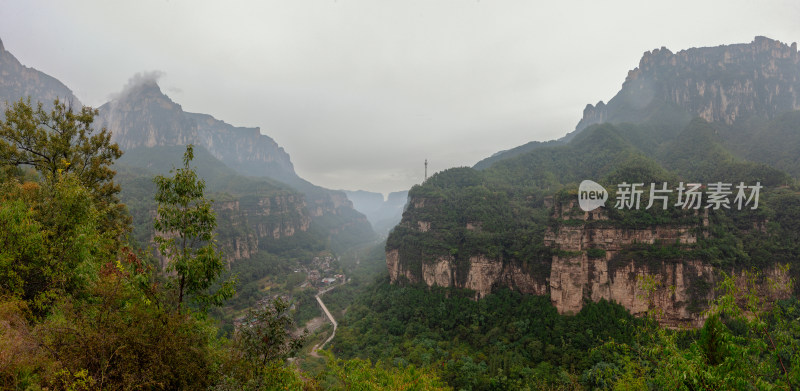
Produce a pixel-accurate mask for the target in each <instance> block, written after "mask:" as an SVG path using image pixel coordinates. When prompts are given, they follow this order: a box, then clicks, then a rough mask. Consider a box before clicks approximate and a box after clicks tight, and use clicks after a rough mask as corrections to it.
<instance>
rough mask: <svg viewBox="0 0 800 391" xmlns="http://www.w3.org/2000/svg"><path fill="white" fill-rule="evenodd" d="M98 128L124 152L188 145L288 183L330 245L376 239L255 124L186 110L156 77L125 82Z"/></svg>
mask: <svg viewBox="0 0 800 391" xmlns="http://www.w3.org/2000/svg"><path fill="white" fill-rule="evenodd" d="M97 126H105V127H107V128H109V129H112V131H113V133H112V139H113V141H115V142H117V143H118V144H119V145H120V147H122V148H123V149H125V150H126V154H128V155H137V154H142V153H144V154H146V155H151V153H148V152H147V149H148V148H154V147H168V146H183V145H186V144H189V143H192V144H195V145H196V146H200V147H203V148H204V149H205V150H207V151H208V152H209V153H211V155H213V156H214V157H215V158H216V159H218V160H219V161H221V162H222V163H224V164H225V165H227V166H228V167H230V168H232V169H233V170H234V171H235V172H236V173H237V174H239V175H244V176H251V177H260V178H272V179H276V180H279V181H282V182H284V183H286V184H288V185H289V186H291V187H292V188H294V189H296V190H297V191H299V192H301V193H302V194H303V195H304V203H305V208H306V210H307V213H308V215H310V216H311V217H312V224H313V225H316V226H317V227H318V229H319V231H320V232H326V236H327V240H329V241H330V242H331V246H333V247H334V248H337V249H343V248H346V247H348V246H351V245H354V244H359V243H367V242H370V241H372V240H373V239H374V238H375V234H374V232H373V231H372V229H371V227H370V225H369V223H368V221H367V219H366V217H364V216H363V215H362V214H360V213H358V212H357V211H356V210H354V209H353V207H352V203H351V202H350V201H348V200H347V197H346V196H345V194H344V193H342V192H339V191H333V190H328V189H324V188H321V187H319V186H315V185H313V184H311V183H309V182H308V181H305V180H303V179H302V178H300V177H298V176H297V174H295V172H294V168H293V165H292V163H291V161H290V159H289V155H288V154H287V153H286V152H285V151H284V150H283V148H281V147H280V146H278V144H277V143H275V141H274V140H272V139H271V138H270V137H268V136H265V135H262V134H261V132H260V130H259V129H258V128H241V127H234V126H231V125H229V124H227V123H225V122H223V121H220V120H217V119H215V118H213V117H211V116H210V115H206V114H196V113H187V112H184V111H183V108H182V107H181V106H180V105H179V104H177V103H175V102H173V101H172V100H171V99H170V98H169V97H168V96H166V95H165V94H163V93H162V92H161V89H160V88H159V87H158V85H157V84H156V83H155V81H144V82H142V83H139V84H137V85H133V86H129V87H127V88H126V89H125V91H124V92H123V93H122V94H120V95H119V96H118V97H117V98H116V99H114V100H113V101H111V102H108V103H106V104H104V105H103V106H101V107H100V118H99V119H98V120H97ZM129 157H130V156H129ZM130 158H133V157H130Z"/></svg>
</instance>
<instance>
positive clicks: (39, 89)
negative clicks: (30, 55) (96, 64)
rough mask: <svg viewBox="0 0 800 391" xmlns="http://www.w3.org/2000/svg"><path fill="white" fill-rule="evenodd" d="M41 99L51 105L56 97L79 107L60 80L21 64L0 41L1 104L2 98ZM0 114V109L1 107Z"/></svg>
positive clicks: (2, 104)
mask: <svg viewBox="0 0 800 391" xmlns="http://www.w3.org/2000/svg"><path fill="white" fill-rule="evenodd" d="M27 97H30V98H31V101H32V102H33V103H34V104H35V103H36V102H42V104H43V105H44V106H45V107H50V106H52V104H53V100H55V99H56V98H58V99H60V100H61V101H62V102H66V103H67V104H71V105H72V107H74V108H77V109H80V107H81V102H80V101H79V100H78V98H77V97H75V95H74V94H73V93H72V90H70V89H69V88H67V86H65V85H64V84H63V83H61V82H60V81H58V80H57V79H56V78H54V77H52V76H50V75H47V74H45V73H43V72H40V71H38V70H36V69H34V68H29V67H26V66H24V65H22V64H21V63H20V62H19V60H17V58H16V57H14V55H13V54H11V53H10V52H8V51H6V50H5V47H4V46H3V42H2V41H0V108H2V107H3V106H4V105H5V102H6V101H7V102H9V103H13V102H15V101H18V100H19V99H20V98H27ZM0 116H2V110H0Z"/></svg>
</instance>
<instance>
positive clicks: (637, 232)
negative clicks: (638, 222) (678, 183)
mask: <svg viewBox="0 0 800 391" xmlns="http://www.w3.org/2000/svg"><path fill="white" fill-rule="evenodd" d="M551 202H552V201H551ZM411 203H412V204H413V205H418V206H420V207H422V206H424V205H425V204H426V203H427V204H432V202H431V201H430V200H427V201H426V199H412V200H411ZM551 205H552V204H551ZM552 208H553V209H552V210H553V211H554V215H553V218H554V220H556V221H565V222H566V220H569V223H568V224H558V225H557V226H556V228H552V227H551V228H549V229H548V230H547V233H546V234H545V236H544V243H545V245H547V246H549V247H551V248H553V249H555V250H557V251H556V252H555V255H554V256H553V257H552V260H551V261H550V262H549V267H547V270H533V269H532V268H530V267H525V266H524V265H523V264H524V262H522V261H521V260H504V259H493V258H490V257H487V256H484V255H473V256H470V257H469V261H468V263H467V265H464V266H462V267H459V265H457V261H456V260H455V258H454V257H452V256H439V257H436V258H435V259H422V260H415V262H408V261H407V260H403V259H401V258H402V257H401V253H400V250H399V249H395V248H387V255H386V261H387V266H388V269H389V275H390V279H391V281H392V283H404V282H405V283H412V284H425V285H427V286H441V287H455V288H464V289H471V290H473V291H475V298H476V299H477V298H481V297H483V296H485V295H487V294H489V293H491V292H492V290H493V289H495V288H498V287H509V288H512V289H515V290H517V291H520V292H522V293H526V294H534V295H549V296H550V299H551V301H552V303H553V305H554V306H555V307H556V309H557V310H558V311H559V313H562V314H575V313H577V312H579V311H580V310H581V308H583V305H584V303H585V302H587V301H589V300H591V301H595V302H596V301H599V300H601V299H605V300H608V301H613V302H616V303H618V304H620V305H622V306H623V307H625V308H626V309H628V311H630V312H631V313H632V314H634V315H637V316H641V315H644V314H646V313H648V312H651V311H654V310H655V312H657V313H658V314H659V321H660V322H661V323H662V324H663V325H664V326H668V327H683V326H690V327H697V326H700V325H701V324H702V322H703V320H704V319H703V318H702V310H703V309H705V308H707V306H708V304H709V303H710V301H711V300H713V299H714V297H715V292H714V289H713V287H714V286H716V283H717V282H718V280H719V276H720V275H719V270H717V269H715V268H714V267H713V266H712V265H710V264H708V263H704V262H703V261H701V260H699V259H636V258H633V259H632V258H630V257H622V256H620V254H621V253H622V252H624V251H625V250H626V249H629V248H630V247H631V246H636V245H639V246H641V245H650V246H657V245H659V244H674V245H681V246H691V245H692V244H695V243H696V242H697V236H696V235H697V234H698V232H703V230H702V229H698V228H702V226H704V225H705V226H707V225H708V219H707V217H706V216H698V219H697V221H698V222H699V223H698V225H696V226H695V225H683V226H680V225H678V226H674V225H672V226H653V227H643V228H638V229H630V228H619V227H616V226H614V225H613V224H603V223H604V222H608V221H607V220H608V217H607V215H606V214H605V213H604V209H598V210H595V211H593V212H583V211H580V210H578V206H577V202H576V201H574V200H573V201H571V202H566V203H564V204H561V203H556V204H555V205H552ZM581 221H582V223H579V222H581ZM416 225H417V226H419V227H429V223H427V222H423V221H417V222H416ZM473 225H474V223H473ZM590 250H592V251H591V252H590ZM416 261H419V262H416ZM415 265H416V266H415ZM728 272H729V273H731V274H732V275H734V276H736V277H737V283H738V284H739V285H741V286H742V287H744V285H745V284H746V277H745V272H744V271H740V270H728ZM762 272H763V274H764V277H766V278H770V279H772V280H774V281H778V282H781V281H783V282H785V281H788V279H789V278H790V277H789V275H788V271H786V270H783V269H781V268H780V267H778V266H777V265H776V266H774V267H771V268H768V269H766V270H762ZM767 285H768V284H765V283H762V285H761V287H760V289H761V290H763V292H762V294H763V295H765V296H766V297H772V298H784V297H788V296H789V294H790V292H789V291H787V290H777V291H771V290H769V289H767Z"/></svg>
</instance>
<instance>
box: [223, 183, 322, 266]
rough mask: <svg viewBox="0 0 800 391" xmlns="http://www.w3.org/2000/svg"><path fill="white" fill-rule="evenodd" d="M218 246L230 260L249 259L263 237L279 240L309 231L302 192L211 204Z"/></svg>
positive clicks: (309, 223)
mask: <svg viewBox="0 0 800 391" xmlns="http://www.w3.org/2000/svg"><path fill="white" fill-rule="evenodd" d="M214 209H215V211H216V212H217V221H218V229H217V232H218V236H217V240H218V241H219V244H220V248H221V249H222V250H223V253H224V254H225V256H226V257H227V258H228V260H229V262H231V261H236V260H239V259H249V258H250V257H251V256H253V255H254V254H255V253H256V252H258V250H259V243H261V242H263V241H264V240H279V239H282V238H288V237H292V236H294V235H295V234H297V233H298V232H305V231H308V229H309V227H310V225H311V217H310V216H309V215H308V212H307V210H306V208H305V201H304V199H303V197H302V195H299V194H297V193H289V192H287V193H286V194H277V195H272V196H269V197H252V196H249V197H243V198H242V199H239V200H235V201H225V202H218V203H215V204H214Z"/></svg>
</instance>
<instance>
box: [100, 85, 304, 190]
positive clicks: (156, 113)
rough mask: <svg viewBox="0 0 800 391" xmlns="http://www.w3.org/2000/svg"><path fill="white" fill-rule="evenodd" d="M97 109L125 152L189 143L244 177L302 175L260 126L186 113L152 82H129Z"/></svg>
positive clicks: (289, 176) (283, 177) (102, 123)
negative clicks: (118, 94)
mask: <svg viewBox="0 0 800 391" xmlns="http://www.w3.org/2000/svg"><path fill="white" fill-rule="evenodd" d="M99 110H100V116H99V118H98V119H97V126H100V127H106V128H108V129H110V130H111V131H112V141H114V142H116V143H117V144H119V146H120V148H122V149H123V150H130V149H133V148H137V147H154V146H172V145H186V144H190V143H191V144H194V145H199V146H202V147H204V148H205V149H206V150H208V151H209V152H210V153H211V154H212V155H213V156H214V157H216V158H217V159H219V160H221V161H222V162H223V163H225V164H226V165H227V166H229V167H231V168H233V169H234V170H236V171H238V172H240V173H242V174H244V175H248V176H268V177H272V178H276V179H278V180H282V181H287V180H289V179H298V178H297V175H296V174H295V173H294V167H293V165H292V162H291V160H290V159H289V155H288V154H287V153H286V152H285V151H284V150H283V148H281V147H280V146H279V145H278V144H277V143H276V142H275V141H274V140H273V139H272V138H270V137H269V136H266V135H263V134H261V131H260V130H259V128H244V127H235V126H232V125H230V124H227V123H225V122H223V121H220V120H217V119H215V118H214V117H212V116H210V115H206V114H196V113H187V112H184V111H183V108H182V107H181V106H180V105H179V104H177V103H175V102H173V101H172V100H171V99H170V98H169V97H168V96H166V95H164V94H163V93H162V92H161V89H160V88H159V87H158V85H157V84H155V82H154V81H151V82H144V83H142V84H139V85H134V86H129V87H128V88H127V89H126V90H125V91H124V92H123V93H122V94H120V96H119V97H117V98H116V99H114V100H113V101H111V102H108V103H106V104H104V105H103V106H101V107H100V109H99Z"/></svg>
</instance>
